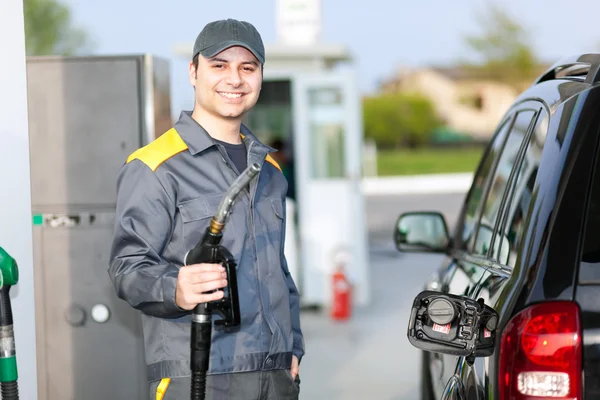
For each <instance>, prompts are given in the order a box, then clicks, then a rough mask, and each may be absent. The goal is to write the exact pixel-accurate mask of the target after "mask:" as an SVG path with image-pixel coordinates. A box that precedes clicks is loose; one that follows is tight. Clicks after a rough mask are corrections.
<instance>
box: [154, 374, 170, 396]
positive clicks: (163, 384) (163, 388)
mask: <svg viewBox="0 0 600 400" xmlns="http://www.w3.org/2000/svg"><path fill="white" fill-rule="evenodd" d="M169 383H171V378H162V379H161V380H160V383H159V384H158V387H157V388H156V400H163V397H165V393H167V389H168V388H169Z"/></svg>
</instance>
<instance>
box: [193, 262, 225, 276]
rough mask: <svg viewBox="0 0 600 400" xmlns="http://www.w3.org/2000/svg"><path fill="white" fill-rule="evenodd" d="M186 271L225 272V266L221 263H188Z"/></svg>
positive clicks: (194, 272)
mask: <svg viewBox="0 0 600 400" xmlns="http://www.w3.org/2000/svg"><path fill="white" fill-rule="evenodd" d="M183 268H186V272H187V273H189V274H197V273H199V272H224V271H225V267H223V266H222V265H221V264H192V265H186V266H185V267H183Z"/></svg>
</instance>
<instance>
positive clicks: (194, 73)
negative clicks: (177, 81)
mask: <svg viewBox="0 0 600 400" xmlns="http://www.w3.org/2000/svg"><path fill="white" fill-rule="evenodd" d="M197 77H198V69H197V68H196V66H194V62H193V61H191V62H190V65H189V67H188V78H189V80H190V83H191V84H192V86H193V87H194V88H196V78H197Z"/></svg>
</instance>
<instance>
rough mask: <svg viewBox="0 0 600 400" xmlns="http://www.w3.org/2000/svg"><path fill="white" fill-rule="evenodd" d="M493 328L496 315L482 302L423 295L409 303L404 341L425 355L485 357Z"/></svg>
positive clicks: (490, 349)
mask: <svg viewBox="0 0 600 400" xmlns="http://www.w3.org/2000/svg"><path fill="white" fill-rule="evenodd" d="M497 325H498V314H497V313H496V311H494V309H492V308H490V307H488V306H487V305H485V304H484V303H483V300H482V299H480V300H478V301H475V300H473V299H470V298H468V297H465V296H456V295H451V294H442V293H440V292H434V291H423V292H421V293H419V295H418V296H417V297H416V298H415V300H414V302H413V306H412V310H411V313H410V320H409V323H408V340H409V341H410V343H411V344H412V345H413V346H415V347H417V348H419V349H421V350H425V351H431V352H435V353H443V354H451V355H456V356H464V357H468V356H475V357H489V356H491V355H492V354H493V352H494V342H495V337H496V328H497Z"/></svg>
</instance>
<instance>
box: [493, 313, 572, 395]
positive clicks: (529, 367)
mask: <svg viewBox="0 0 600 400" xmlns="http://www.w3.org/2000/svg"><path fill="white" fill-rule="evenodd" d="M581 353H582V350H581V326H580V323H579V307H578V306H577V304H575V303H572V302H566V301H557V302H548V303H541V304H537V305H533V306H531V307H528V308H526V309H525V310H523V311H521V312H520V313H519V314H517V315H516V316H515V317H514V318H513V319H511V320H510V321H509V322H508V324H507V325H506V327H505V328H504V332H503V334H502V342H501V345H500V365H499V374H500V375H499V381H500V399H501V400H509V399H510V400H526V399H534V398H535V399H538V398H540V397H544V398H558V399H577V400H581V385H582V382H581V374H582V372H581V358H582V355H581Z"/></svg>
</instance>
